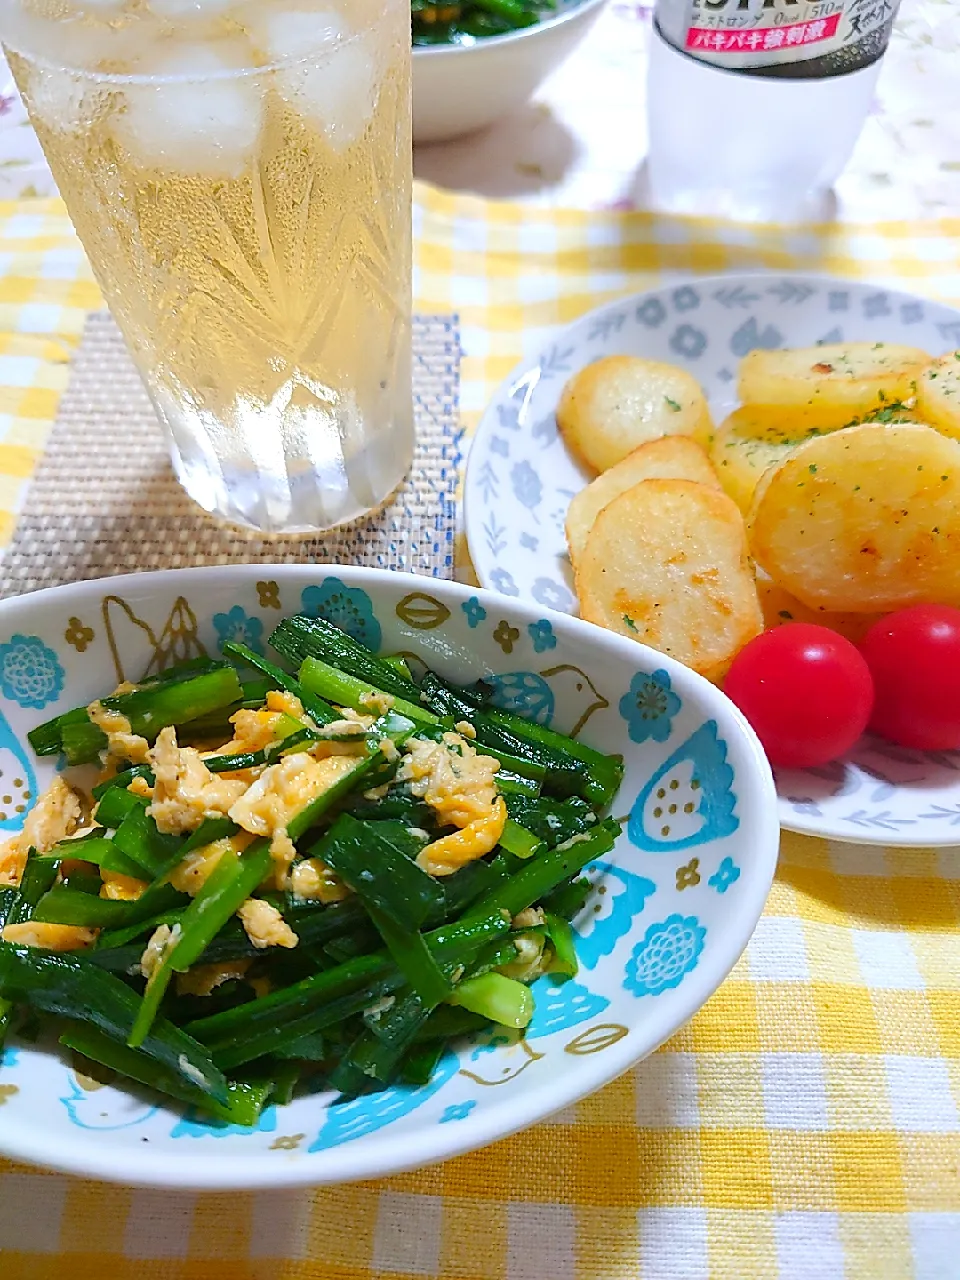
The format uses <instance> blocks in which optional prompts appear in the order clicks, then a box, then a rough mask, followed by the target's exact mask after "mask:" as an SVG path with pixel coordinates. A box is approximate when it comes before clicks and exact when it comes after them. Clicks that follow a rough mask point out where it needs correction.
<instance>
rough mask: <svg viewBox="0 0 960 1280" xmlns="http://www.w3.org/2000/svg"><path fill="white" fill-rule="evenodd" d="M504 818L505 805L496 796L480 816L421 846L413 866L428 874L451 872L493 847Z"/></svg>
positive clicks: (444, 874) (505, 815) (505, 817)
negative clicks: (458, 828) (489, 806)
mask: <svg viewBox="0 0 960 1280" xmlns="http://www.w3.org/2000/svg"><path fill="white" fill-rule="evenodd" d="M506 821H507V806H506V805H505V804H504V802H503V798H502V797H501V796H497V798H496V800H494V802H493V806H492V807H491V808H490V809H489V810H488V811H487V812H486V813H485V814H484V815H483V817H481V818H477V819H476V820H475V821H473V822H468V823H467V825H466V826H465V827H461V829H460V830H459V831H451V832H450V834H449V835H446V836H441V837H440V839H439V840H434V842H433V844H428V845H427V847H426V848H425V849H421V850H420V852H419V853H418V854H417V866H419V867H422V869H423V870H424V871H426V872H428V874H429V875H432V876H449V875H452V874H453V872H454V871H456V870H457V869H458V868H460V867H462V866H463V864H464V863H465V862H473V861H475V860H476V859H477V858H482V857H483V855H484V854H485V853H490V851H491V850H492V849H495V848H496V847H497V842H498V841H499V839H500V837H501V836H502V835H503V828H504V825H505V823H506Z"/></svg>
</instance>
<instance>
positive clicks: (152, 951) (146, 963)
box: [140, 924, 180, 982]
mask: <svg viewBox="0 0 960 1280" xmlns="http://www.w3.org/2000/svg"><path fill="white" fill-rule="evenodd" d="M179 938H180V926H179V925H178V924H175V925H174V926H173V928H172V929H171V928H170V926H169V925H168V924H160V925H157V927H156V929H154V931H153V933H151V935H150V940H149V941H148V942H147V945H146V946H145V947H144V949H143V955H142V956H141V957H140V972H141V973H142V974H143V976H144V977H145V978H146V980H147V981H148V982H149V981H150V979H151V978H152V977H153V975H154V974H155V973H156V971H157V970H158V969H159V968H160V965H161V963H162V961H163V958H164V956H165V955H166V954H167V952H168V951H169V950H170V949H171V947H175V946H176V945H177V941H178V940H179Z"/></svg>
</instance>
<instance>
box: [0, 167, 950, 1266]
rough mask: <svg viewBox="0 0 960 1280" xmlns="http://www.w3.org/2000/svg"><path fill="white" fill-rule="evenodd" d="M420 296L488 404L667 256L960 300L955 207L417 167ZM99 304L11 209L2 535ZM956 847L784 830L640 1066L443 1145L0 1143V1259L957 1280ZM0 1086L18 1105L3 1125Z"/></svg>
mask: <svg viewBox="0 0 960 1280" xmlns="http://www.w3.org/2000/svg"><path fill="white" fill-rule="evenodd" d="M416 236H417V289H416V292H417V306H418V309H420V310H422V311H431V312H436V311H457V312H458V313H459V315H460V318H461V325H462V335H463V344H464V349H465V359H464V365H463V391H462V395H463V408H464V414H465V417H466V419H467V422H468V424H472V423H473V422H474V421H475V420H476V417H477V415H478V413H479V411H480V410H481V409H482V407H483V405H484V403H485V401H486V399H487V397H488V396H489V394H490V392H491V391H492V389H493V387H494V386H495V385H496V383H497V382H498V381H499V380H500V379H501V378H502V377H503V376H504V375H505V374H506V373H507V372H508V371H509V369H510V368H511V366H512V365H513V364H514V363H515V362H516V360H517V359H518V358H519V357H520V355H521V354H522V353H523V350H524V348H525V347H526V348H527V349H531V348H534V347H535V346H536V345H537V344H539V342H540V340H541V338H542V336H543V334H544V332H545V331H546V330H547V329H549V328H550V327H551V326H553V325H556V324H558V323H563V322H565V321H567V320H570V319H572V318H573V317H574V316H576V315H577V314H579V313H580V312H581V311H583V310H585V309H586V308H588V307H591V306H594V305H596V304H597V303H599V302H602V301H604V300H605V299H607V298H609V297H611V296H614V295H616V294H618V293H621V292H624V291H627V290H633V289H637V288H642V287H644V286H645V285H650V284H654V283H657V282H658V281H660V280H662V279H663V278H664V276H665V275H666V274H667V273H670V272H680V273H684V272H685V273H690V272H702V271H722V270H724V269H728V268H755V267H770V268H777V269H782V268H800V269H808V270H819V271H825V272H835V273H838V274H841V275H847V276H857V277H868V278H870V279H871V280H873V281H875V282H877V283H878V284H881V285H884V284H886V285H890V286H894V285H901V286H905V287H908V288H914V289H916V290H918V291H919V292H921V293H924V294H927V295H929V296H932V297H938V298H941V299H944V300H947V301H954V302H957V301H960V219H956V220H949V221H948V220H943V221H938V222H926V223H917V224H906V223H874V224H870V225H869V226H866V225H865V226H845V227H807V228H802V229H794V230H784V229H747V228H743V227H733V226H721V225H717V224H713V223H706V222H695V221H679V222H678V221H673V220H666V219H658V218H656V217H652V216H648V215H644V214H625V215H624V214H609V215H606V214H590V213H580V212H565V211H551V210H546V209H524V208H520V207H517V206H509V205H501V206H497V205H490V204H486V203H481V202H479V201H475V200H472V199H468V198H463V197H456V196H450V195H443V194H440V193H438V192H436V191H432V190H429V189H423V188H421V189H420V190H419V191H418V195H417V207H416ZM98 305H99V295H98V292H97V290H96V287H95V286H94V284H93V282H92V277H91V275H90V272H89V268H88V267H87V265H86V263H85V260H84V258H83V255H82V253H81V251H80V248H79V246H78V244H77V242H76V240H75V239H74V237H73V234H72V231H71V227H70V224H69V221H68V220H67V218H66V216H65V214H64V212H63V209H62V206H60V205H59V204H57V203H55V202H52V201H36V202H32V203H31V202H23V203H21V204H19V205H17V206H12V205H6V206H3V205H0V508H2V510H0V536H2V539H3V540H4V541H6V539H7V538H8V537H9V533H10V530H11V529H12V527H13V525H14V522H15V519H16V510H17V507H18V503H19V502H20V500H21V497H22V492H23V487H24V484H25V482H26V480H27V479H28V477H29V475H30V473H31V470H32V467H33V465H34V463H35V461H36V459H37V457H38V456H39V454H40V452H41V451H42V449H43V445H44V441H45V439H46V435H47V433H48V431H49V429H50V425H51V421H52V417H53V414H54V410H55V407H56V403H57V397H58V394H59V393H60V391H61V390H62V389H63V387H64V385H65V383H66V379H67V373H68V368H67V365H68V360H69V357H70V352H71V350H72V348H73V347H74V345H75V344H76V342H77V340H78V338H79V334H80V331H81V327H82V324H83V320H84V318H85V315H86V313H87V311H88V310H89V309H91V308H93V307H96V306H98ZM958 926H960V848H958V849H946V850H940V851H924V850H909V851H895V850H882V849H868V848H858V847H855V846H849V845H847V846H844V845H832V844H830V843H828V842H825V841H816V840H810V839H803V838H800V837H794V836H786V837H785V838H784V842H783V851H782V857H781V865H780V871H779V875H778V878H777V881H776V883H775V885H774V888H773V892H772V894H771V897H770V901H769V903H768V905H767V909H766V911H765V914H764V917H763V919H762V920H761V922H760V925H759V927H758V929H757V932H756V934H755V936H754V938H753V940H752V942H751V943H750V946H749V948H748V950H747V952H746V954H745V955H744V956H743V958H742V959H741V961H740V962H739V964H738V965H737V967H736V969H735V970H734V972H733V974H732V976H731V977H730V978H729V979H728V981H727V982H726V983H725V984H724V985H723V987H722V988H721V989H720V991H719V992H718V993H717V995H715V996H714V997H713V998H712V999H711V1000H710V1001H709V1002H708V1004H707V1005H706V1006H705V1008H704V1009H703V1010H702V1011H701V1012H700V1013H699V1014H698V1015H697V1017H696V1018H695V1019H694V1020H693V1022H692V1023H691V1024H690V1025H689V1026H688V1027H686V1028H685V1029H684V1030H683V1031H682V1032H680V1033H679V1034H678V1035H677V1036H675V1037H674V1038H673V1039H672V1040H671V1041H670V1042H669V1043H668V1044H666V1045H665V1046H664V1047H663V1048H662V1049H661V1050H660V1051H659V1052H658V1053H656V1054H655V1055H654V1056H653V1057H652V1058H651V1059H649V1060H648V1061H647V1062H646V1063H644V1064H642V1065H641V1066H640V1067H639V1068H637V1069H636V1070H635V1071H633V1072H630V1073H628V1074H627V1075H625V1076H623V1077H622V1078H621V1079H620V1080H618V1081H616V1082H615V1083H614V1084H612V1085H611V1086H609V1087H608V1088H607V1089H605V1090H604V1091H603V1092H602V1093H600V1094H598V1095H596V1096H595V1097H593V1098H589V1099H587V1100H586V1101H584V1102H582V1103H580V1104H578V1105H577V1106H575V1107H572V1108H570V1109H568V1110H567V1111H565V1112H562V1113H560V1114H559V1115H557V1116H555V1117H554V1118H553V1119H552V1120H550V1121H548V1122H547V1123H545V1124H542V1125H540V1126H538V1127H536V1128H534V1129H531V1130H529V1131H528V1132H526V1133H523V1134H520V1135H518V1136H517V1137H515V1138H512V1139H509V1140H507V1141H505V1142H501V1143H498V1144H497V1145H495V1146H493V1147H490V1148H488V1149H486V1150H484V1151H480V1152H477V1153H476V1154H474V1155H471V1156H466V1157H463V1158H460V1159H457V1160H452V1161H450V1162H449V1163H448V1164H446V1165H443V1166H440V1167H438V1168H433V1169H427V1170H424V1171H423V1172H420V1173H413V1174H408V1175H405V1176H402V1177H396V1178H391V1179H388V1180H386V1181H383V1182H378V1183H367V1184H363V1185H357V1186H350V1187H342V1188H334V1189H328V1190H320V1191H317V1192H309V1191H293V1192H282V1193H280V1192H277V1193H259V1194H232V1195H228V1196H217V1195H192V1194H191V1195H186V1194H182V1195H181V1194H171V1193H162V1192H151V1191H142V1190H130V1189H126V1188H122V1187H112V1186H100V1185H97V1184H93V1183H88V1182H83V1181H79V1180H76V1179H72V1178H67V1177H63V1176H60V1175H57V1174H48V1173H44V1172H41V1171H37V1170H32V1169H27V1168H24V1167H20V1166H13V1165H10V1164H9V1163H6V1162H4V1161H2V1160H0V1277H2V1278H3V1280H54V1278H56V1280H67V1278H69V1280H161V1278H162V1280H201V1278H202V1280H221V1277H222V1280H246V1278H249V1280H307V1278H309V1280H370V1278H372V1277H377V1278H378V1280H407V1278H408V1277H435V1278H438V1280H439V1278H442V1280H632V1278H633V1277H643V1278H644V1280H700V1278H702V1277H726V1278H729V1280H750V1278H753V1277H771V1278H773V1277H776V1278H777V1280H821V1278H823V1280H833V1278H834V1277H856V1278H857V1280H859V1278H861V1277H883V1280H888V1278H890V1280H894V1278H896V1280H899V1278H900V1277H904V1278H905V1277H916V1278H917V1280H955V1278H956V1277H958V1276H960V927H958ZM2 1123H3V1119H2V1110H0V1126H2Z"/></svg>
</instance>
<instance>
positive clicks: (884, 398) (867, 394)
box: [739, 342, 930, 426]
mask: <svg viewBox="0 0 960 1280" xmlns="http://www.w3.org/2000/svg"><path fill="white" fill-rule="evenodd" d="M929 363H930V357H929V356H928V355H927V353H926V352H925V351H921V350H920V349H919V347H901V346H897V345H895V344H894V343H889V342H838V343H825V344H824V345H823V346H820V347H797V348H795V349H794V350H792V351H751V352H749V353H748V354H747V355H746V356H744V358H743V360H741V362H740V383H739V385H740V399H741V400H742V401H743V402H744V404H768V405H778V406H779V407H781V408H784V409H799V408H804V407H806V408H809V409H812V410H815V411H816V412H817V413H819V414H820V415H822V417H823V422H824V425H831V424H832V425H834V426H845V425H847V424H848V423H849V422H850V419H851V418H853V417H856V416H857V415H859V414H864V413H869V412H870V411H871V410H873V409H882V408H883V407H884V406H889V405H891V404H894V403H897V402H900V401H903V400H908V399H909V398H910V397H911V396H913V395H914V394H915V393H916V382H917V379H918V378H919V376H920V374H921V372H922V370H923V369H924V367H925V366H926V365H928V364H929Z"/></svg>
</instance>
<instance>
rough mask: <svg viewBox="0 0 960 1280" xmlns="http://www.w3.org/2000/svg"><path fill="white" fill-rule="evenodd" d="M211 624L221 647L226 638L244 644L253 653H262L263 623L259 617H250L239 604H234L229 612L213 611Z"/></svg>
mask: <svg viewBox="0 0 960 1280" xmlns="http://www.w3.org/2000/svg"><path fill="white" fill-rule="evenodd" d="M213 626H214V629H215V630H216V633H217V641H218V643H219V645H220V648H221V649H223V646H224V645H225V644H226V643H227V641H228V640H233V641H234V642H235V643H236V644H245V645H246V646H247V648H248V649H252V650H253V652H254V653H263V623H262V622H261V621H260V619H259V618H251V617H250V615H249V614H247V613H245V612H244V610H243V609H242V608H241V607H240V605H238V604H235V605H234V606H233V608H232V609H231V610H230V612H229V613H215V614H214V615H213Z"/></svg>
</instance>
